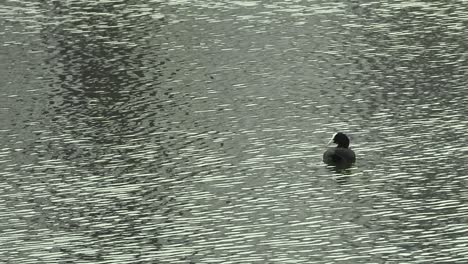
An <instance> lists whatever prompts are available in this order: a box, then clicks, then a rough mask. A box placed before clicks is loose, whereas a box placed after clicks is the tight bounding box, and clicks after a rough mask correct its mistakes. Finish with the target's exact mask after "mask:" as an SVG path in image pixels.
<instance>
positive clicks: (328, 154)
mask: <svg viewBox="0 0 468 264" xmlns="http://www.w3.org/2000/svg"><path fill="white" fill-rule="evenodd" d="M331 143H335V144H337V146H336V147H333V148H328V149H327V150H326V151H325V153H323V162H324V163H326V164H328V165H335V166H337V167H341V168H343V167H346V168H347V167H351V165H352V164H353V163H355V162H356V154H355V153H354V151H352V150H351V149H350V148H349V138H348V136H346V135H345V134H344V133H342V132H338V133H335V134H334V135H333V137H332V139H331V140H330V141H329V142H328V144H327V145H330V144H331Z"/></svg>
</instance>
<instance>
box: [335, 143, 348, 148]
mask: <svg viewBox="0 0 468 264" xmlns="http://www.w3.org/2000/svg"><path fill="white" fill-rule="evenodd" d="M337 147H338V148H348V147H349V143H341V144H338V146H337Z"/></svg>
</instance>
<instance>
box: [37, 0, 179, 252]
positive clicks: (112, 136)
mask: <svg viewBox="0 0 468 264" xmlns="http://www.w3.org/2000/svg"><path fill="white" fill-rule="evenodd" d="M42 8H43V9H45V10H47V13H48V15H49V18H48V20H49V21H46V22H45V25H47V26H46V27H45V28H44V29H43V30H42V32H41V34H42V37H43V40H44V44H45V45H46V46H47V47H48V54H49V58H48V61H47V62H48V68H49V69H50V76H49V78H50V79H51V81H50V86H51V88H52V94H51V96H50V99H49V105H48V108H47V110H46V111H47V112H46V113H44V116H50V117H52V119H50V120H43V121H42V122H43V123H44V124H46V126H47V127H48V129H49V130H50V131H49V132H47V133H45V134H44V135H43V136H42V137H41V140H39V142H38V143H37V144H36V146H35V149H33V150H32V151H36V152H37V153H41V155H39V156H38V158H39V159H43V160H47V159H49V160H55V161H56V162H58V163H61V164H62V166H61V169H60V168H57V167H56V168H49V169H48V170H47V171H42V169H41V168H40V167H37V168H34V169H31V171H30V172H32V173H35V174H42V173H44V172H47V174H46V176H42V179H41V181H43V182H49V184H48V187H47V190H48V192H49V193H50V197H49V198H48V199H41V200H40V202H39V200H36V203H39V204H40V205H39V207H44V208H43V209H41V212H40V216H38V217H37V219H32V220H31V223H30V224H31V225H32V226H37V227H38V228H43V227H44V226H46V227H48V228H50V229H53V230H56V231H60V232H64V233H65V234H66V235H70V236H75V235H77V234H81V235H84V236H85V237H86V238H85V239H82V240H78V241H76V243H77V245H75V246H74V247H71V246H70V245H66V243H57V244H56V245H55V246H56V247H55V248H54V249H53V250H58V251H59V252H62V253H63V254H66V255H67V258H69V257H71V256H73V257H75V258H77V259H80V260H87V261H102V260H104V259H103V256H105V255H109V254H111V253H110V252H113V251H115V250H118V248H124V247H125V248H127V249H126V251H127V253H128V255H129V256H131V257H132V258H134V259H139V258H140V257H142V256H141V254H142V252H143V251H142V250H141V249H142V248H147V250H150V251H153V252H154V251H157V250H158V249H160V248H161V246H162V245H161V242H160V241H159V239H158V233H159V229H158V228H159V227H160V226H161V225H163V223H167V222H170V221H171V220H170V218H171V216H172V215H174V214H183V213H184V212H182V211H180V210H179V211H178V210H177V209H176V208H175V207H174V205H175V204H177V201H176V199H175V195H174V186H173V183H171V180H169V181H168V180H166V181H165V183H163V182H162V181H161V182H158V181H159V180H162V179H164V178H166V179H171V178H172V179H173V181H176V180H177V178H176V177H175V176H173V167H172V166H171V165H163V164H171V162H170V160H171V159H172V157H171V154H170V153H169V152H170V151H169V150H168V148H169V147H171V149H174V146H167V145H168V144H173V143H174V142H175V141H176V140H177V138H174V137H173V136H169V135H166V134H165V133H164V130H166V131H167V129H168V128H167V127H168V124H169V121H168V120H170V117H171V113H172V110H171V108H172V107H176V105H175V104H174V101H177V100H174V99H176V98H173V97H174V94H173V93H172V91H171V90H162V89H161V87H160V83H161V82H162V81H163V80H167V79H170V78H171V76H173V75H174V74H175V72H176V71H177V70H176V69H173V70H172V74H168V76H165V75H164V74H165V73H164V72H167V71H171V70H166V69H165V68H166V63H168V62H169V60H168V59H167V58H165V57H164V54H163V53H162V52H161V51H160V50H159V49H158V45H157V44H156V43H155V41H154V37H153V35H155V34H157V33H158V30H159V28H160V26H161V25H162V24H163V23H164V20H163V19H154V18H152V17H151V16H150V12H148V11H147V7H146V9H145V8H142V6H141V5H136V4H135V5H133V4H130V3H128V2H127V1H120V2H119V1H112V2H99V3H96V2H89V3H88V2H77V1H72V2H59V1H54V2H51V3H43V4H42ZM145 10H146V11H145ZM151 11H153V10H151ZM158 132H159V133H158ZM150 135H151V136H150ZM39 148H41V149H39ZM44 150H45V151H44ZM172 155H173V154H172ZM154 182H156V183H154ZM70 197H75V198H71V199H69V198H70ZM42 205H46V206H42ZM156 215H159V218H158V219H155V218H154V217H155V216H156ZM158 226H159V227H158ZM129 237H132V241H126V240H127V239H128V238H129ZM109 238H112V239H109ZM80 248H81V249H82V250H83V252H85V251H87V253H83V252H80ZM85 249H86V250H85Z"/></svg>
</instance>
